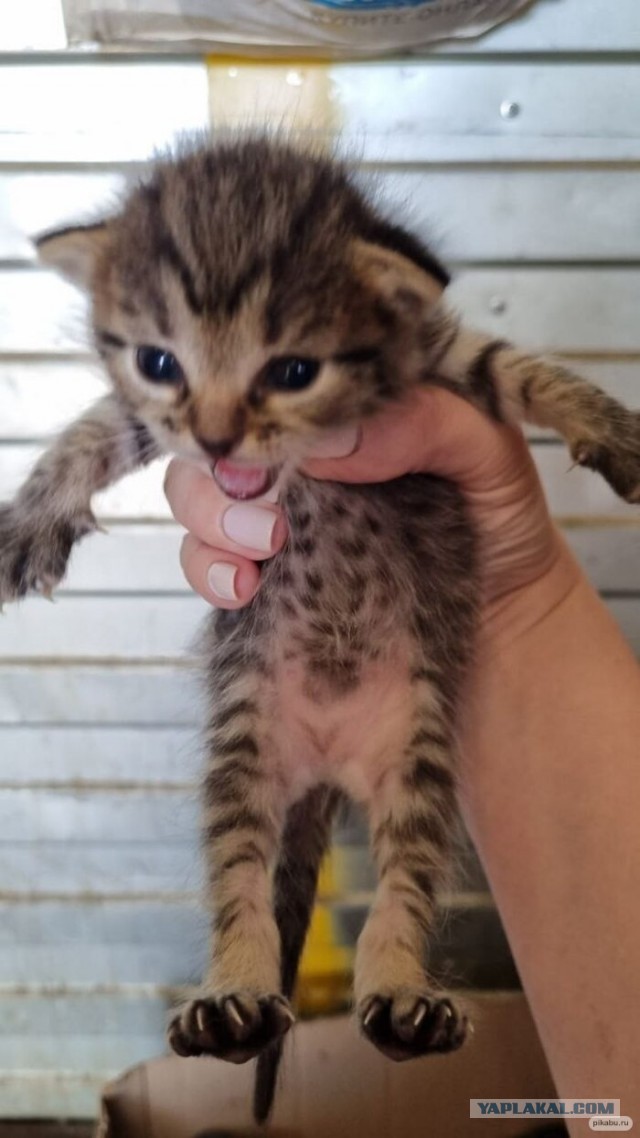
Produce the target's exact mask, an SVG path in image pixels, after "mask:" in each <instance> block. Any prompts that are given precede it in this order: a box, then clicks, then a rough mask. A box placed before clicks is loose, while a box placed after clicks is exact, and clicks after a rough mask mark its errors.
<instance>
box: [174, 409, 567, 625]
mask: <svg viewBox="0 0 640 1138" xmlns="http://www.w3.org/2000/svg"><path fill="white" fill-rule="evenodd" d="M355 438H356V436H355V435H350V436H349V437H348V438H347V436H346V435H345V434H344V433H342V434H341V437H340V439H339V440H338V439H336V446H335V448H334V452H341V454H342V455H343V456H344V455H346V456H347V457H336V458H331V459H329V458H317V459H314V460H313V461H312V462H310V463H309V464H308V465H307V467H306V469H307V473H308V474H309V475H310V476H311V477H313V478H321V479H331V480H335V481H338V482H383V481H387V480H389V479H392V478H398V477H401V476H402V475H403V474H407V473H411V472H425V473H434V474H440V475H442V476H444V477H446V478H450V479H451V480H452V481H454V482H457V483H458V484H459V485H460V486H461V488H462V490H463V491H464V493H465V495H466V497H467V500H468V502H469V505H470V507H471V509H472V511H473V514H474V517H475V520H476V523H477V525H478V529H479V532H480V533H481V534H482V535H483V538H484V539H485V542H486V548H485V557H484V566H485V597H486V600H487V601H488V602H489V603H491V602H498V601H499V600H500V599H501V598H504V597H505V596H507V595H509V594H515V593H516V592H517V591H518V590H520V589H521V588H522V587H523V586H526V585H529V584H533V583H534V582H535V581H538V580H539V579H541V578H542V577H544V576H545V575H546V574H547V572H548V570H549V569H550V568H551V567H552V566H553V565H554V564H555V563H556V562H558V561H559V560H561V554H562V550H563V546H562V542H561V540H560V538H559V535H558V532H557V530H556V529H555V527H554V525H553V523H552V521H551V518H550V516H549V512H548V509H547V505H546V502H545V499H544V495H543V492H542V488H541V486H540V482H539V479H538V476H537V473H536V470H535V466H534V464H533V461H532V459H531V456H530V453H529V450H528V447H527V445H526V443H525V441H524V439H523V438H522V436H521V435H520V432H519V431H518V430H517V429H514V428H511V427H506V426H501V425H499V424H496V423H494V422H491V421H490V420H489V419H487V418H486V416H484V415H482V414H481V413H480V412H478V411H477V410H476V409H475V408H474V407H472V406H470V405H469V404H468V403H466V402H464V401H462V400H461V399H459V398H457V397H456V396H455V395H452V394H451V393H450V392H447V391H443V390H441V389H439V388H423V389H421V390H419V391H416V392H414V393H412V395H411V397H410V398H409V399H408V400H406V401H405V402H404V403H402V404H400V405H397V406H394V407H392V408H390V409H387V410H386V411H385V412H384V413H383V414H381V415H379V416H378V417H377V418H375V419H372V420H370V421H368V422H367V423H366V424H365V426H364V428H363V430H362V434H361V436H360V437H359V440H358V442H357V445H356V446H355V450H354V442H355ZM165 489H166V493H167V498H168V500H169V504H170V506H171V509H172V511H173V514H174V516H175V518H176V520H177V521H178V522H180V524H181V525H183V526H185V528H186V529H187V530H188V531H189V532H188V534H187V535H186V537H185V539H184V541H183V545H182V551H181V564H182V568H183V571H184V573H185V576H186V578H187V580H188V582H189V584H190V585H191V586H192V588H193V589H195V590H196V592H198V593H200V595H201V596H202V597H204V599H205V600H207V601H209V602H210V603H212V604H215V605H217V606H219V607H220V608H229V609H234V608H241V607H242V606H243V605H246V604H248V603H249V602H250V601H251V600H252V598H253V596H254V595H255V593H256V591H257V589H258V587H259V584H260V569H259V564H258V563H259V562H261V561H264V560H265V559H266V558H268V557H270V556H272V555H273V554H275V553H277V552H278V550H280V549H281V548H282V546H283V545H284V543H285V541H286V537H287V527H286V521H285V519H284V516H283V514H282V513H281V511H280V510H279V508H278V506H277V504H275V503H274V502H272V501H269V500H268V498H269V497H271V496H267V498H266V499H265V498H263V499H260V500H259V502H256V501H253V502H250V503H236V502H233V503H232V502H230V501H229V499H228V498H226V497H225V495H224V494H223V492H222V490H221V489H220V488H219V487H218V486H217V485H216V483H215V482H214V481H213V480H212V479H211V478H210V477H208V476H207V475H206V474H204V473H203V472H202V471H200V470H199V469H197V468H196V467H194V466H190V465H189V464H187V463H185V462H181V461H180V460H178V459H173V461H172V462H171V464H170V466H169V470H168V472H167V478H166V483H165Z"/></svg>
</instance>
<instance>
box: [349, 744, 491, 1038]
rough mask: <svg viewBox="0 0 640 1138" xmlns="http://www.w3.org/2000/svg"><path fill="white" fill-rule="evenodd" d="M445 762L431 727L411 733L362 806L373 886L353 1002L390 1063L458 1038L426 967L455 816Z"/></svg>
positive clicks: (458, 1024) (455, 1017)
mask: <svg viewBox="0 0 640 1138" xmlns="http://www.w3.org/2000/svg"><path fill="white" fill-rule="evenodd" d="M451 759H452V756H451V748H450V746H449V743H448V741H447V739H446V738H445V737H444V736H441V733H440V728H435V729H434V727H433V726H429V725H427V726H424V727H420V728H419V729H418V730H417V731H416V732H415V735H414V738H413V740H412V742H411V744H410V747H409V749H408V753H407V756H406V758H405V761H404V764H403V766H402V767H401V768H400V769H397V770H394V771H393V772H390V774H389V775H388V776H387V779H386V780H385V783H384V784H383V786H382V788H381V789H380V791H379V792H377V793H376V796H375V797H374V800H373V801H372V803H371V804H370V825H371V832H372V844H373V853H374V858H375V862H376V867H377V870H378V878H379V884H378V889H377V891H376V896H375V901H374V904H373V907H372V909H371V912H370V914H369V916H368V919H367V921H366V924H365V926H364V928H363V930H362V933H361V934H360V938H359V940H358V946H357V954H356V965H355V996H356V1005H357V1013H358V1018H359V1020H360V1025H361V1028H362V1030H363V1032H364V1033H365V1035H367V1036H368V1038H369V1039H370V1040H371V1042H372V1043H374V1044H375V1045H376V1047H378V1048H379V1049H380V1051H382V1052H383V1053H384V1054H385V1055H388V1056H389V1058H391V1059H396V1060H402V1059H411V1058H413V1057H415V1056H418V1055H425V1054H427V1053H428V1052H432V1051H441V1052H442V1051H453V1050H455V1049H456V1048H458V1047H460V1046H461V1045H462V1043H463V1042H464V1040H465V1038H466V1034H467V1026H468V1025H467V1020H466V1017H465V1016H464V1015H463V1014H462V1013H461V1012H460V1011H459V1010H458V1008H457V1007H456V1005H455V1004H454V1003H452V1001H451V1000H450V999H448V998H446V997H445V996H443V994H442V992H441V991H439V990H438V988H437V985H436V984H435V982H434V981H433V980H432V979H431V977H430V976H429V974H428V972H427V968H426V955H427V944H428V939H429V936H430V934H431V930H432V926H433V920H434V913H435V906H436V887H437V885H438V884H439V882H440V880H441V878H442V876H443V871H444V869H445V868H446V865H447V861H448V851H449V834H450V831H451V829H452V822H453V816H454V790H455V787H454V779H453V776H452V774H451V769H452V761H451Z"/></svg>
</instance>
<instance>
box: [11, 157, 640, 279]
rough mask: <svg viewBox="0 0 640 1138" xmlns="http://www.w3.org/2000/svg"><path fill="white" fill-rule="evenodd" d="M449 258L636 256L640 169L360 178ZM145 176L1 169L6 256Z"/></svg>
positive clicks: (412, 172)
mask: <svg viewBox="0 0 640 1138" xmlns="http://www.w3.org/2000/svg"><path fill="white" fill-rule="evenodd" d="M359 177H360V180H361V182H362V183H363V185H365V186H366V187H368V188H370V189H371V188H373V190H374V192H375V193H376V194H379V195H380V199H381V202H383V203H389V205H390V206H391V207H392V208H394V209H395V210H397V209H398V208H399V209H400V210H401V212H402V213H403V214H404V216H405V217H406V219H407V222H408V223H409V224H411V226H412V228H413V229H414V230H415V231H416V232H417V233H420V234H422V236H423V237H424V238H425V239H426V240H431V241H434V242H435V244H436V247H437V248H438V249H439V250H440V251H441V253H442V256H443V257H446V259H447V260H448V261H449V262H453V263H455V262H458V261H461V260H463V261H499V260H502V259H506V260H508V261H514V260H516V261H551V262H557V261H574V260H576V261H597V260H601V259H603V260H606V261H611V260H614V259H616V260H620V261H634V260H637V259H638V256H639V254H640V195H639V193H638V184H639V180H640V175H639V174H638V171H637V170H632V169H628V170H626V169H624V168H622V169H621V168H617V169H606V168H605V169H602V168H597V169H593V170H590V169H582V168H578V169H576V168H573V169H560V168H554V167H550V168H541V167H535V166H534V167H531V166H525V167H511V166H509V167H506V168H500V169H496V168H495V167H490V166H489V167H482V168H480V169H478V170H476V171H475V172H474V176H473V189H472V192H471V191H470V183H469V173H468V170H466V169H460V168H458V169H451V168H449V167H446V166H442V167H438V166H436V165H429V166H426V167H425V166H422V167H421V166H419V165H416V166H409V167H407V168H402V169H399V168H397V167H394V166H393V165H391V166H390V167H388V168H384V167H379V168H377V169H376V172H375V174H373V175H372V174H370V173H369V171H368V169H367V170H365V171H363V172H362V173H361V174H360V175H359ZM128 180H130V181H133V180H135V178H134V176H133V175H131V174H129V177H128V178H127V176H126V175H125V174H124V173H115V172H111V171H109V172H105V173H96V172H88V173H87V172H86V171H83V170H78V171H75V172H74V173H71V174H70V173H63V172H60V173H57V172H55V173H42V174H33V173H23V172H21V173H10V172H9V173H8V172H4V173H3V172H0V261H14V262H24V263H27V264H28V263H34V262H35V258H36V254H35V248H34V246H33V244H32V242H31V240H29V237H30V236H35V235H37V234H38V233H42V232H43V231H45V230H48V229H52V228H55V227H56V226H61V225H65V224H69V223H72V222H80V221H83V220H87V219H94V218H95V217H98V216H106V215H108V214H109V212H110V211H112V210H113V209H114V208H115V205H116V203H117V201H118V196H119V194H120V193H121V191H122V190H123V188H124V187H125V186H126V185H127V181H128Z"/></svg>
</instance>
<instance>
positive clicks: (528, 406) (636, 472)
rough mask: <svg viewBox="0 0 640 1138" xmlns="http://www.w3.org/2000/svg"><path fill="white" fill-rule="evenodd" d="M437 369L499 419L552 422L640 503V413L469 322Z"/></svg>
mask: <svg viewBox="0 0 640 1138" xmlns="http://www.w3.org/2000/svg"><path fill="white" fill-rule="evenodd" d="M437 370H438V374H439V375H440V376H441V377H442V378H443V379H445V380H448V381H449V382H450V384H451V386H452V387H453V388H454V389H458V390H459V392H460V394H461V395H464V397H465V398H467V399H469V400H471V402H473V403H476V404H477V405H478V406H479V407H480V408H481V409H482V410H483V411H485V412H486V413H487V414H489V415H490V416H491V417H492V418H494V419H497V420H502V421H504V422H512V423H513V422H522V421H525V422H527V423H534V424H535V425H536V426H539V427H551V429H552V430H554V431H557V432H558V434H560V435H562V437H563V438H564V439H566V441H567V443H568V445H569V449H570V451H571V455H572V458H573V459H574V461H575V462H576V463H578V464H579V465H580V466H586V467H589V469H591V470H597V471H598V472H599V473H600V474H601V475H602V477H603V478H605V479H606V480H607V482H608V483H609V484H610V486H612V488H613V489H614V490H615V492H616V493H617V494H619V495H620V497H621V498H624V499H625V500H626V501H628V502H638V501H640V412H639V411H635V410H630V409H629V408H627V407H624V406H623V405H622V404H621V403H618V401H617V400H616V399H613V398H611V396H609V395H607V394H605V392H604V391H601V390H600V389H599V388H598V387H595V386H594V384H592V383H589V382H588V381H587V380H586V379H582V378H581V377H580V376H578V375H575V374H574V373H573V372H571V371H570V370H569V369H568V368H566V367H564V366H563V365H562V364H560V363H558V362H557V361H555V360H550V359H544V358H542V357H536V356H531V355H527V354H525V353H524V352H521V351H520V350H519V349H517V348H514V347H513V346H512V345H511V344H508V343H505V342H504V341H501V340H494V339H492V338H491V337H490V336H486V335H484V334H483V333H480V332H474V331H471V330H470V329H467V328H464V327H461V328H460V329H459V330H458V333H457V335H456V337H455V338H454V339H453V341H452V342H451V344H450V345H449V347H448V349H447V352H446V354H445V355H444V356H443V357H442V358H441V359H440V361H439V363H438V369H437Z"/></svg>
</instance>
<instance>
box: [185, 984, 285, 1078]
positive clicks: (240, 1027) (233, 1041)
mask: <svg viewBox="0 0 640 1138" xmlns="http://www.w3.org/2000/svg"><path fill="white" fill-rule="evenodd" d="M294 1019H295V1017H294V1014H293V1012H292V1011H291V1008H290V1007H289V1004H288V1002H287V1000H285V998H284V996H278V995H269V996H254V995H252V994H251V993H250V992H239V993H235V994H234V995H225V996H218V997H216V996H210V997H207V998H204V999H196V1000H192V1002H191V1003H190V1004H187V1005H186V1007H184V1008H183V1009H182V1011H180V1012H179V1013H178V1014H177V1015H176V1016H175V1017H174V1019H173V1020H172V1022H171V1024H170V1026H169V1033H168V1038H169V1043H170V1045H171V1047H172V1048H173V1050H174V1051H175V1052H176V1054H177V1055H183V1056H189V1055H213V1056H215V1058H217V1059H228V1060H229V1062H231V1063H246V1061H247V1059H253V1058H254V1056H256V1055H258V1054H259V1052H260V1051H262V1050H263V1049H264V1048H265V1047H268V1045H269V1044H270V1043H274V1042H275V1040H277V1039H280V1038H281V1036H283V1035H286V1033H287V1032H288V1030H289V1028H290V1027H291V1025H292V1023H293V1022H294Z"/></svg>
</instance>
